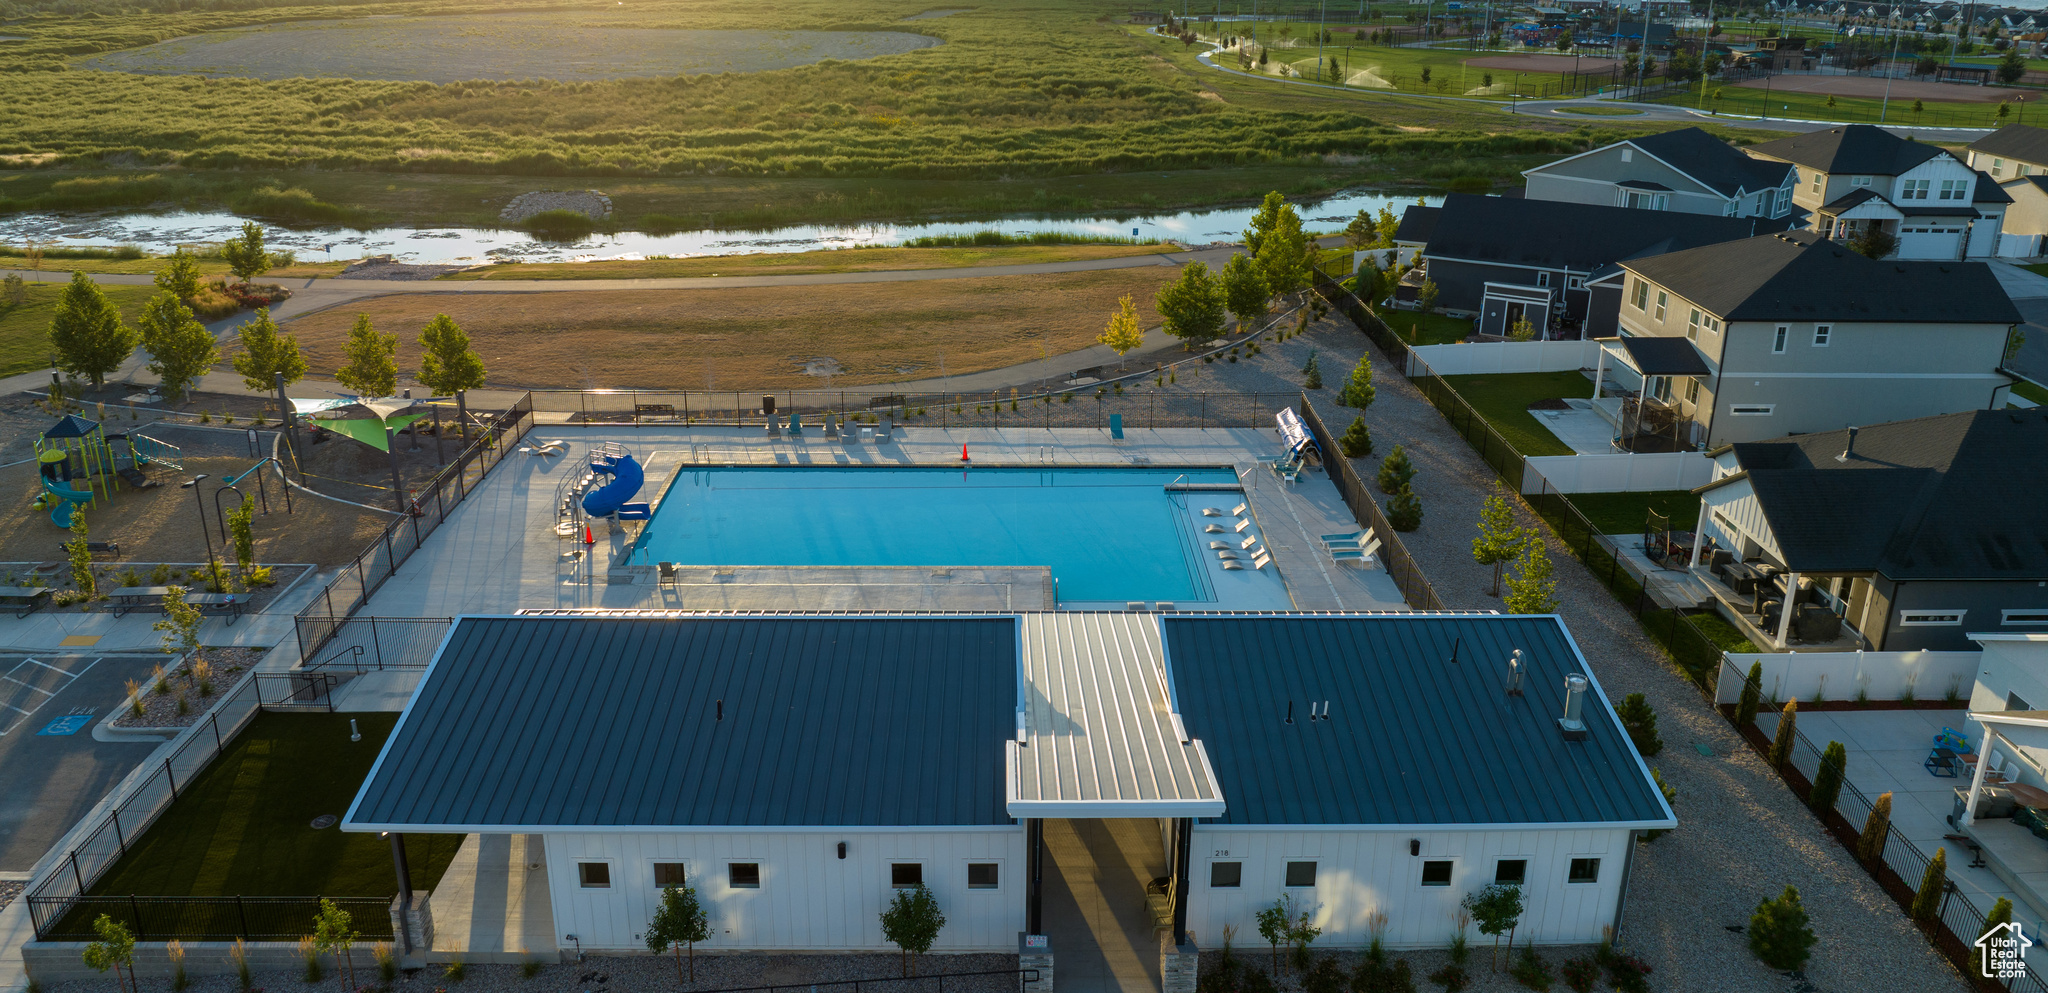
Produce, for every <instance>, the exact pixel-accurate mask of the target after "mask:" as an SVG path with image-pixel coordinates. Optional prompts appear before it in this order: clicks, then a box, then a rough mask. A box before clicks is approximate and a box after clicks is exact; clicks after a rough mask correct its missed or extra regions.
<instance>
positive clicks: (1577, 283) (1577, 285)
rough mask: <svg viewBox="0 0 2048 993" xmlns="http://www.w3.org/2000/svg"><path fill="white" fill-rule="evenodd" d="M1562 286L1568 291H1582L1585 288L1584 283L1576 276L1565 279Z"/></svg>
mask: <svg viewBox="0 0 2048 993" xmlns="http://www.w3.org/2000/svg"><path fill="white" fill-rule="evenodd" d="M1564 285H1565V289H1568V290H1583V289H1585V288H1586V281H1585V280H1584V279H1581V278H1579V277H1577V276H1570V277H1567V278H1566V279H1565V281H1564Z"/></svg>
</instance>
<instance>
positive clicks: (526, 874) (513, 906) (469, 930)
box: [414, 834, 555, 963]
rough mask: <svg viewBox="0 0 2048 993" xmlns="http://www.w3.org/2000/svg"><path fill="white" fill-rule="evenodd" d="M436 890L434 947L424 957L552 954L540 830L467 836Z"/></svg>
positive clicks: (491, 958)
mask: <svg viewBox="0 0 2048 993" xmlns="http://www.w3.org/2000/svg"><path fill="white" fill-rule="evenodd" d="M414 885H416V886H417V885H418V883H417V881H415V883H414ZM433 894H434V895H433V897H432V898H431V899H430V900H429V902H428V907H429V908H430V909H431V910H432V912H433V915H434V947H433V950H432V951H431V952H430V953H429V954H428V955H427V956H425V957H426V958H429V959H431V960H433V961H437V962H445V961H449V960H452V959H458V958H459V959H461V960H462V961H464V962H478V963H489V962H523V961H525V960H527V959H528V958H540V959H545V960H547V961H554V959H555V914H554V910H553V905H552V903H551V902H550V901H549V898H548V871H547V853H546V851H545V850H544V849H543V847H542V842H541V836H540V835H537V834H472V835H470V836H469V837H468V838H466V839H464V840H463V842H462V847H461V848H460V849H458V850H457V851H456V853H455V860H454V861H453V862H450V863H449V864H448V871H447V872H446V873H444V874H442V876H441V881H440V883H439V884H437V885H436V886H435V887H434V890H433Z"/></svg>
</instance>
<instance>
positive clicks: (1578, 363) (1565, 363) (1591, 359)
mask: <svg viewBox="0 0 2048 993" xmlns="http://www.w3.org/2000/svg"><path fill="white" fill-rule="evenodd" d="M1418 359H1420V360H1421V363H1426V366H1425V365H1424V364H1419V363H1418V362H1417V361H1416V360H1418ZM1599 361H1600V343H1599V342H1597V341H1481V342H1473V343H1472V344H1469V345H1419V346H1417V347H1415V348H1411V349H1409V350H1408V375H1410V376H1419V375H1421V374H1422V372H1423V370H1424V369H1425V368H1427V369H1429V370H1430V371H1433V372H1435V373H1436V374H1437V375H1439V376H1469V375H1474V374H1477V373H1497V372H1565V371H1569V370H1573V369H1591V368H1593V367H1594V365H1595V364H1596V363H1598V362H1599ZM1585 395H1586V396H1592V395H1593V384H1592V383H1590V382H1589V383H1587V384H1586V393H1585Z"/></svg>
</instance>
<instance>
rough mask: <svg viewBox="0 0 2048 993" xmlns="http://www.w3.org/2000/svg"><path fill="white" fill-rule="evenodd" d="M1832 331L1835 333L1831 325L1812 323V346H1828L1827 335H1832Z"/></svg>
mask: <svg viewBox="0 0 2048 993" xmlns="http://www.w3.org/2000/svg"><path fill="white" fill-rule="evenodd" d="M1834 333H1835V329H1834V327H1833V326H1832V325H1828V324H1816V325H1814V326H1813V347H1815V348H1826V347H1828V338H1829V337H1831V336H1832V335H1833V334H1834Z"/></svg>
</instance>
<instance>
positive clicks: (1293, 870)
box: [1286, 862, 1316, 886]
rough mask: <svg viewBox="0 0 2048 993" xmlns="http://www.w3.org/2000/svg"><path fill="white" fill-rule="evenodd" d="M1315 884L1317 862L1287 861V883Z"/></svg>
mask: <svg viewBox="0 0 2048 993" xmlns="http://www.w3.org/2000/svg"><path fill="white" fill-rule="evenodd" d="M1315 884H1316V864H1315V863H1314V862H1289V863H1287V883H1286V885H1288V886H1314V885H1315Z"/></svg>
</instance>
